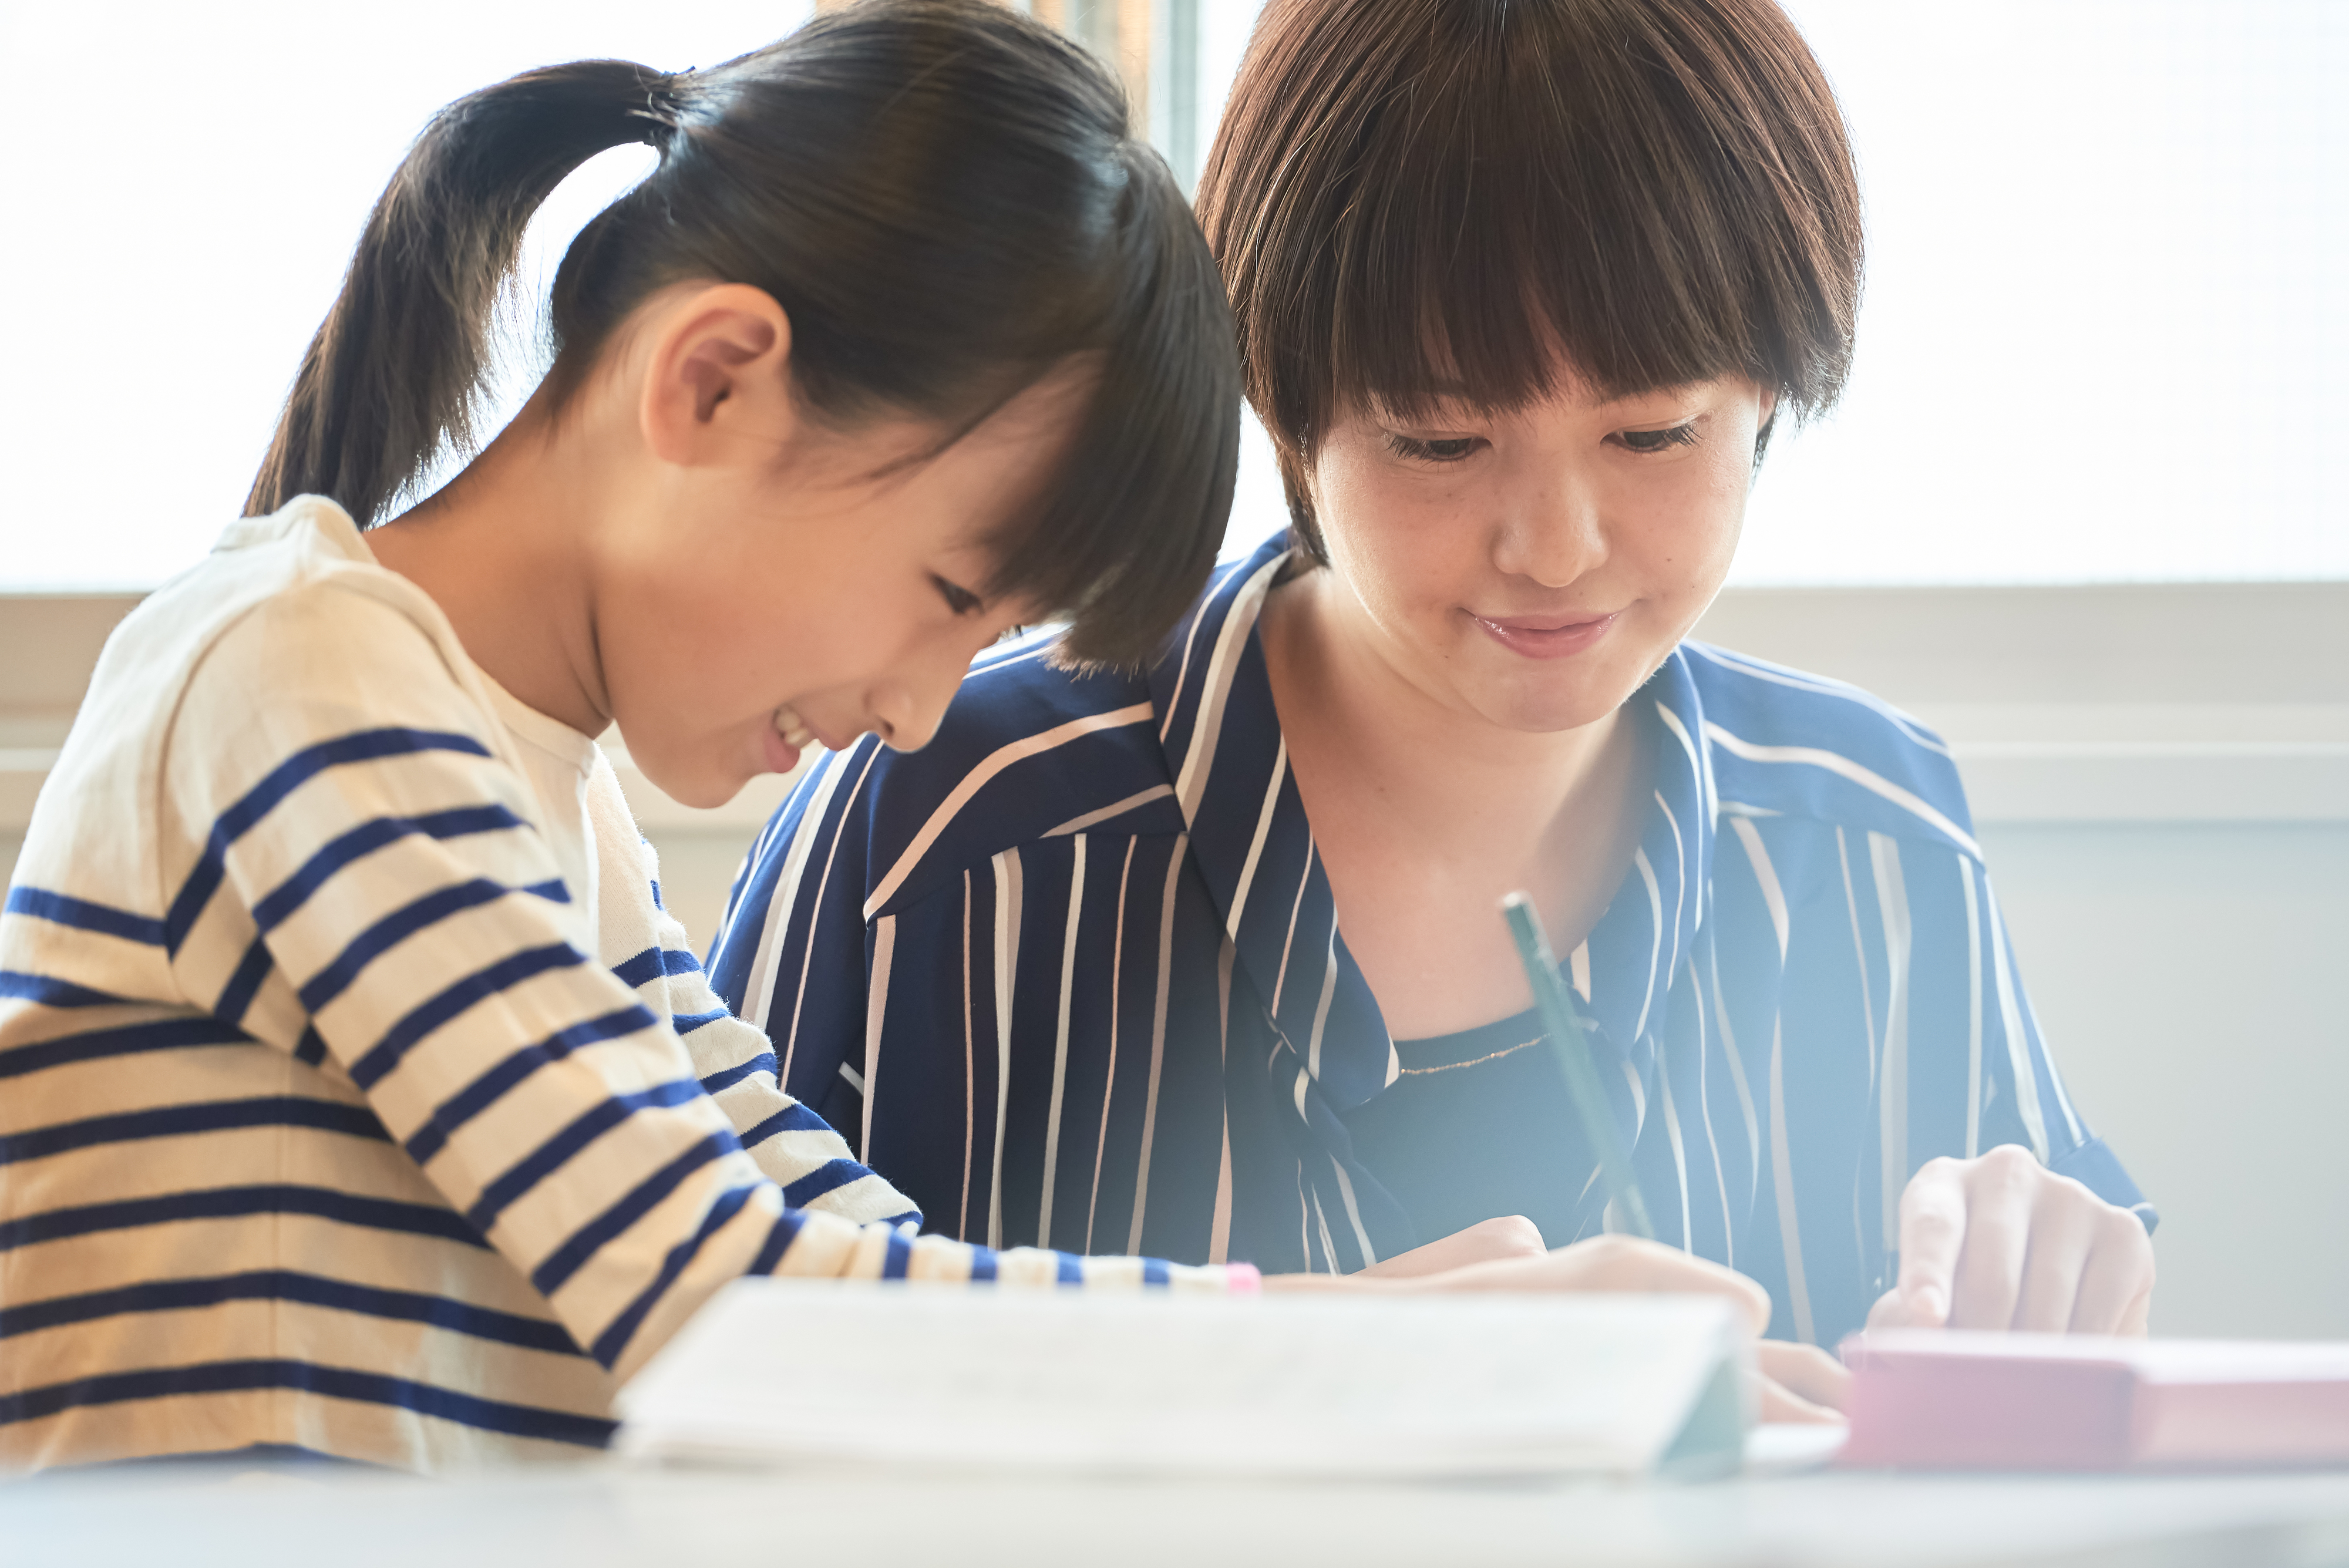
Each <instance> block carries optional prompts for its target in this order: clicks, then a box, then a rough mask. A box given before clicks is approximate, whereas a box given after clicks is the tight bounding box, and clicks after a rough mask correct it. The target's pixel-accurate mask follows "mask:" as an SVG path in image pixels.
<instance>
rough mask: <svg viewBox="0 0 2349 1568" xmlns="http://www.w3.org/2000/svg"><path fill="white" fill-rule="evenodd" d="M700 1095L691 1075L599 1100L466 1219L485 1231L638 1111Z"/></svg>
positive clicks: (495, 1186) (510, 1172)
mask: <svg viewBox="0 0 2349 1568" xmlns="http://www.w3.org/2000/svg"><path fill="white" fill-rule="evenodd" d="M699 1098H701V1085H699V1084H698V1083H697V1082H696V1081H694V1080H693V1079H691V1078H679V1079H678V1080H677V1081H676V1082H675V1083H669V1084H656V1085H653V1086H652V1087H651V1088H649V1089H639V1090H637V1091H636V1093H635V1094H632V1095H614V1096H611V1097H610V1098H608V1099H605V1100H602V1101H599V1102H598V1103H596V1104H595V1105H594V1106H589V1107H588V1109H587V1110H586V1111H585V1113H583V1114H582V1115H580V1116H576V1117H574V1119H573V1120H572V1122H571V1125H570V1126H568V1127H564V1129H563V1130H562V1131H561V1132H558V1133H556V1134H555V1135H554V1137H551V1138H548V1139H547V1140H546V1141H545V1142H544V1143H543V1144H541V1145H539V1146H538V1147H536V1148H535V1149H533V1150H532V1151H531V1152H530V1153H529V1154H527V1155H525V1156H523V1158H522V1159H521V1160H520V1161H518V1162H517V1163H515V1164H514V1165H512V1166H510V1167H508V1168H506V1171H505V1173H504V1174H503V1175H502V1176H500V1177H499V1178H498V1179H496V1180H494V1181H492V1182H491V1183H490V1184H489V1186H487V1187H485V1188H483V1189H481V1197H480V1198H478V1199H475V1200H474V1202H473V1206H472V1207H471V1209H469V1210H466V1211H465V1218H466V1220H469V1221H470V1222H471V1224H472V1226H473V1227H474V1229H476V1230H478V1231H481V1232H483V1233H484V1234H486V1233H487V1232H488V1231H489V1229H490V1227H491V1226H492V1225H495V1224H496V1223H497V1222H498V1216H499V1215H501V1214H502V1213H504V1212H505V1210H506V1209H507V1208H508V1207H509V1206H510V1205H512V1203H513V1202H514V1200H515V1199H519V1198H520V1197H522V1195H523V1193H525V1192H528V1191H529V1190H530V1189H532V1188H533V1187H535V1186H537V1185H538V1184H539V1183H540V1182H541V1181H543V1180H545V1179H546V1178H547V1177H549V1176H551V1175H553V1174H554V1172H555V1171H556V1170H558V1169H560V1168H562V1166H563V1165H564V1162H565V1161H567V1160H569V1159H570V1158H571V1157H572V1156H573V1155H574V1154H577V1153H578V1152H579V1151H580V1150H581V1149H583V1148H585V1147H587V1146H588V1145H589V1144H591V1143H593V1142H595V1140H596V1139H597V1138H599V1137H603V1136H604V1135H605V1133H607V1132H609V1131H611V1130H612V1128H614V1127H617V1126H619V1125H620V1124H621V1123H622V1122H624V1121H626V1120H627V1119H628V1118H629V1117H630V1116H634V1115H636V1113H637V1112H638V1111H640V1110H644V1109H646V1108H647V1106H655V1107H667V1106H683V1105H689V1104H691V1103H692V1102H693V1101H695V1100H698V1099H699Z"/></svg>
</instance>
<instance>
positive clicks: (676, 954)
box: [587, 764, 922, 1225]
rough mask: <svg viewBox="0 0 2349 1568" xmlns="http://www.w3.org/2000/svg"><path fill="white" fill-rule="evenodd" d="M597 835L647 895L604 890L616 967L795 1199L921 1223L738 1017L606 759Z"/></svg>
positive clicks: (594, 806) (591, 806)
mask: <svg viewBox="0 0 2349 1568" xmlns="http://www.w3.org/2000/svg"><path fill="white" fill-rule="evenodd" d="M587 805H588V812H589V816H590V819H591V821H592V822H593V823H594V825H595V832H596V841H597V843H598V844H599V845H612V846H626V849H627V851H628V853H627V859H628V860H629V861H630V862H633V863H632V864H627V865H625V866H622V867H616V870H617V871H618V872H619V874H621V875H624V876H627V877H632V878H635V879H637V880H638V881H640V882H641V883H642V885H643V886H644V888H645V890H646V892H647V894H648V895H649V898H646V899H640V898H633V897H630V898H618V897H612V896H608V894H607V896H606V897H605V898H602V899H601V900H600V904H601V911H600V913H601V919H600V922H599V923H600V925H601V927H602V940H603V946H604V952H605V956H606V957H608V958H612V959H614V960H616V961H615V963H614V971H615V972H616V973H617V974H618V975H619V977H620V979H621V980H622V981H624V982H625V983H626V984H628V985H631V986H634V987H635V988H636V995H637V999H638V1000H639V1001H640V1002H644V1004H645V1005H646V1006H647V1008H649V1009H651V1010H653V1011H654V1012H657V1013H658V1014H660V1015H663V1016H666V1017H667V1019H668V1021H669V1023H670V1026H671V1027H672V1028H674V1029H675V1030H676V1032H677V1034H678V1038H679V1039H680V1040H682V1041H683V1042H684V1043H685V1049H686V1054H688V1056H689V1057H690V1058H691V1059H692V1062H693V1071H694V1074H695V1075H696V1076H697V1077H698V1079H699V1080H700V1083H701V1087H702V1090H703V1092H704V1093H706V1094H708V1095H709V1096H710V1097H711V1098H712V1099H713V1100H714V1101H716V1102H717V1105H718V1107H719V1110H720V1111H722V1112H723V1113H724V1114H725V1116H726V1119H727V1123H728V1125H729V1126H730V1127H732V1128H733V1129H734V1135H735V1137H738V1138H739V1139H740V1140H741V1143H742V1146H743V1147H744V1149H745V1150H746V1151H748V1153H749V1154H750V1158H751V1159H752V1160H754V1161H755V1162H757V1164H758V1166H759V1168H760V1170H761V1172H763V1173H764V1174H765V1175H766V1177H767V1179H769V1180H771V1181H773V1182H774V1183H776V1184H777V1185H778V1186H780V1187H781V1188H782V1189H783V1198H784V1201H785V1202H787V1203H789V1204H790V1205H791V1206H792V1207H793V1208H795V1209H817V1210H823V1211H824V1212H826V1213H832V1214H838V1215H840V1216H841V1217H843V1219H848V1220H857V1221H859V1222H862V1221H865V1220H887V1221H888V1222H889V1223H891V1224H893V1225H897V1224H914V1225H919V1224H920V1223H921V1220H922V1215H921V1211H920V1210H919V1209H918V1208H916V1205H915V1203H914V1201H913V1200H912V1199H909V1198H907V1197H905V1194H903V1193H902V1192H899V1191H898V1190H897V1189H895V1187H893V1186H892V1185H890V1184H889V1183H888V1182H887V1181H885V1180H884V1179H881V1178H880V1177H879V1176H876V1175H874V1173H873V1172H872V1171H871V1170H869V1169H867V1168H865V1167H864V1165H863V1164H861V1163H860V1162H859V1161H858V1160H857V1158H856V1157H855V1156H854V1154H853V1153H852V1152H851V1151H850V1149H849V1147H848V1145H847V1143H846V1142H845V1140H843V1138H842V1137H841V1136H840V1134H839V1133H837V1132H835V1131H833V1127H832V1125H831V1124H830V1123H829V1122H827V1121H825V1120H824V1119H823V1117H822V1116H818V1115H817V1114H816V1113H814V1112H813V1111H812V1110H810V1109H808V1108H807V1107H806V1106H802V1104H800V1102H799V1101H797V1100H795V1099H793V1098H792V1096H789V1095H787V1094H785V1093H784V1092H783V1089H782V1085H781V1083H780V1082H779V1075H778V1067H777V1063H776V1059H775V1053H774V1048H773V1046H772V1045H771V1044H769V1043H768V1040H767V1037H766V1035H764V1034H763V1033H761V1032H760V1031H759V1030H757V1029H756V1028H753V1027H752V1026H751V1025H750V1024H748V1023H743V1022H742V1021H741V1020H740V1019H739V1018H737V1017H736V1016H735V1015H734V1013H733V1011H732V1010H731V1009H730V1008H729V1007H728V1006H727V1004H726V1002H724V1001H723V1000H722V999H720V998H719V995H718V994H717V993H716V992H714V991H712V990H711V989H710V986H709V976H708V975H707V974H706V973H705V972H704V971H703V970H702V967H701V963H700V961H698V959H696V958H695V957H694V954H693V950H692V948H691V945H690V944H691V938H690V937H689V936H688V933H687V931H686V929H685V927H684V926H683V925H682V924H680V923H679V922H678V920H677V919H676V918H675V917H674V916H672V915H670V914H669V913H668V911H667V909H666V908H665V907H664V906H663V905H662V903H661V898H660V863H659V858H658V857H657V854H656V853H655V851H654V849H653V846H651V845H650V844H648V843H646V842H645V841H644V840H643V839H642V838H640V837H638V836H636V828H635V824H634V822H633V821H632V820H631V819H630V817H629V815H628V812H627V805H626V801H625V800H624V799H623V798H622V796H621V794H620V790H619V784H618V782H617V780H616V778H615V777H614V776H613V774H612V771H611V769H610V767H609V765H608V764H605V765H599V766H598V767H597V769H596V770H595V774H594V775H593V776H592V777H591V778H590V779H589V781H588V784H587Z"/></svg>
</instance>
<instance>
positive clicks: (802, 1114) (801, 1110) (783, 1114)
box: [742, 1100, 832, 1148]
mask: <svg viewBox="0 0 2349 1568" xmlns="http://www.w3.org/2000/svg"><path fill="white" fill-rule="evenodd" d="M830 1131H832V1124H831V1123H830V1122H828V1121H826V1120H824V1119H823V1117H822V1116H818V1115H816V1114H815V1113H814V1112H813V1111H812V1110H810V1109H808V1108H807V1107H806V1106H803V1105H801V1104H800V1103H799V1102H798V1101H796V1100H794V1101H792V1103H791V1104H790V1105H788V1106H784V1107H783V1108H782V1109H781V1110H780V1111H777V1112H776V1113H775V1114H774V1115H773V1116H769V1117H768V1118H767V1119H766V1120H765V1121H762V1122H761V1123H759V1124H758V1125H757V1126H756V1127H752V1128H751V1129H750V1131H749V1132H746V1133H744V1134H743V1135H742V1147H744V1148H749V1147H751V1146H753V1145H754V1144H762V1143H764V1142H766V1141H767V1140H768V1139H769V1138H771V1137H774V1136H775V1135H776V1134H777V1133H787V1132H823V1133H828V1132H830Z"/></svg>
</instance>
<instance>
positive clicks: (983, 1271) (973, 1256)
mask: <svg viewBox="0 0 2349 1568" xmlns="http://www.w3.org/2000/svg"><path fill="white" fill-rule="evenodd" d="M970 1277H971V1279H972V1281H973V1282H976V1283H979V1284H986V1283H989V1282H992V1281H993V1280H994V1278H995V1251H994V1249H992V1248H989V1247H973V1248H972V1249H971V1250H970Z"/></svg>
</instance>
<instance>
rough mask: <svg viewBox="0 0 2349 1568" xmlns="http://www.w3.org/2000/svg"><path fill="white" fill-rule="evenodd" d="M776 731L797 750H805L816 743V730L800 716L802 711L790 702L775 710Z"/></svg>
mask: <svg viewBox="0 0 2349 1568" xmlns="http://www.w3.org/2000/svg"><path fill="white" fill-rule="evenodd" d="M775 733H776V734H778V735H781V737H782V738H783V743H784V744H785V745H787V746H789V747H791V749H792V750H793V751H795V752H804V751H806V750H807V749H808V748H809V747H810V746H812V745H813V744H815V732H814V731H812V730H811V729H809V728H808V724H807V721H806V720H805V719H802V718H801V717H800V711H799V710H798V709H796V708H794V707H792V705H791V704H790V703H788V702H786V703H784V704H783V705H782V706H781V707H780V708H778V709H776V710H775Z"/></svg>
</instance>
